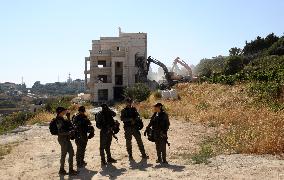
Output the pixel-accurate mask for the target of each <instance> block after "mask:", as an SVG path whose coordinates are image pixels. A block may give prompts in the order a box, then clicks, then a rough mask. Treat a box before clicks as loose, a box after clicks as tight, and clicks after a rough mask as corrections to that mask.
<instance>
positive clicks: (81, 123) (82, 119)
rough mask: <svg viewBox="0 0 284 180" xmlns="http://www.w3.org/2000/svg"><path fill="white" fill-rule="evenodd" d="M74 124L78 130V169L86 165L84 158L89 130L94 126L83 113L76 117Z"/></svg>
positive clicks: (76, 140) (76, 141)
mask: <svg viewBox="0 0 284 180" xmlns="http://www.w3.org/2000/svg"><path fill="white" fill-rule="evenodd" d="M73 124H74V126H75V129H76V138H75V143H76V145H77V153H76V161H77V167H82V166H84V165H86V162H85V161H84V158H85V152H86V147H87V143H88V129H89V127H90V126H91V125H92V124H91V121H90V120H89V119H88V117H87V116H86V115H85V114H83V113H82V114H81V113H79V114H78V115H77V116H75V117H74V120H73Z"/></svg>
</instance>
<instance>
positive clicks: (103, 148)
mask: <svg viewBox="0 0 284 180" xmlns="http://www.w3.org/2000/svg"><path fill="white" fill-rule="evenodd" d="M111 141H112V133H111V132H108V130H101V132H100V156H101V160H102V162H105V152H106V155H107V159H110V158H111V153H110V146H111Z"/></svg>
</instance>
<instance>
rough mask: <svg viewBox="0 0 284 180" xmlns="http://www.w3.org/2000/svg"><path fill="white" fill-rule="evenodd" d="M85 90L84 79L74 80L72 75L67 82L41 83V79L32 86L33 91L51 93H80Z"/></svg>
mask: <svg viewBox="0 0 284 180" xmlns="http://www.w3.org/2000/svg"><path fill="white" fill-rule="evenodd" d="M85 90H86V88H85V81H84V80H81V79H76V80H74V81H73V80H72V79H71V78H70V77H69V78H68V79H67V82H55V83H46V84H41V83H40V81H36V82H35V83H34V85H33V86H32V88H31V91H32V92H33V93H37V94H49V95H64V94H78V93H84V92H85Z"/></svg>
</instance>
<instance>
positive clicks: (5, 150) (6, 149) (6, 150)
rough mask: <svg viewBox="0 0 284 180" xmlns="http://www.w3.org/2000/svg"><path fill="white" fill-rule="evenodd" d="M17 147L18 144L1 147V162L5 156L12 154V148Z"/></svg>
mask: <svg viewBox="0 0 284 180" xmlns="http://www.w3.org/2000/svg"><path fill="white" fill-rule="evenodd" d="M17 145H18V143H10V144H4V145H0V160H1V159H3V156H5V155H7V154H10V152H11V151H12V148H13V147H15V146H17Z"/></svg>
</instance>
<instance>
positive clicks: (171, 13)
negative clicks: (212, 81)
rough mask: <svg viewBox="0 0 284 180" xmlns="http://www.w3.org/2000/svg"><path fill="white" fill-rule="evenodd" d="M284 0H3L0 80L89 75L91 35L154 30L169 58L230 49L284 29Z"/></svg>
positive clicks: (152, 40) (193, 59)
mask: <svg viewBox="0 0 284 180" xmlns="http://www.w3.org/2000/svg"><path fill="white" fill-rule="evenodd" d="M283 9H284V1H283V0H143V1H141V0H140V1H137V0H120V1H117V0H101V1H98V0H80V1H78V0H45V1H43V0H42V1H40V0H0V67H1V68H0V82H6V81H9V82H16V83H21V78H22V77H23V78H24V82H25V83H26V84H27V85H28V86H29V87H30V86H32V85H33V83H34V82H35V81H41V83H47V82H55V81H57V80H58V77H59V80H60V81H66V79H67V77H68V74H69V73H70V74H71V77H72V78H73V79H77V78H80V79H84V57H86V56H88V55H89V50H90V49H91V42H92V40H95V39H99V38H100V37H101V36H118V27H121V28H122V31H123V32H146V33H148V55H151V56H152V57H154V58H156V59H159V60H161V61H162V62H164V63H165V64H167V65H168V66H170V65H171V63H172V61H173V60H174V59H175V57H177V56H179V57H180V58H181V59H183V60H185V61H186V62H188V63H189V64H195V65H196V64H198V62H199V61H200V60H201V59H202V58H211V57H213V56H218V55H228V50H229V49H230V48H231V47H243V46H244V44H245V41H246V40H248V41H250V40H253V39H255V38H256V37H257V36H266V35H267V34H269V33H271V32H274V33H275V34H276V35H279V36H281V35H283V33H284V23H283V19H284V11H283Z"/></svg>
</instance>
